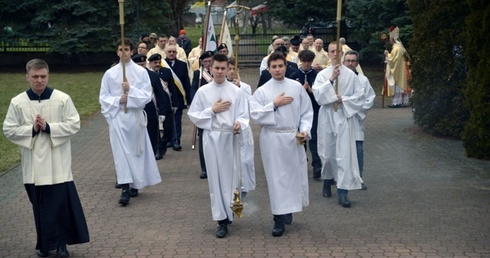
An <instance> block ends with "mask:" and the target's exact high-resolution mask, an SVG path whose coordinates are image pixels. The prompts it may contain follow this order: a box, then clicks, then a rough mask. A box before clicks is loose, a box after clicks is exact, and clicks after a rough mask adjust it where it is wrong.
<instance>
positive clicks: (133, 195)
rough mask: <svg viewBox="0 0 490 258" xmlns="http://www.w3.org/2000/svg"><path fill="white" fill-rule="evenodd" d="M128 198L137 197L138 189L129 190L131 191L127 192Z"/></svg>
mask: <svg viewBox="0 0 490 258" xmlns="http://www.w3.org/2000/svg"><path fill="white" fill-rule="evenodd" d="M129 196H130V197H131V198H132V197H136V196H138V189H134V188H131V190H130V191H129Z"/></svg>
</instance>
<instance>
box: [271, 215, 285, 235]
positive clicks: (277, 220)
mask: <svg viewBox="0 0 490 258" xmlns="http://www.w3.org/2000/svg"><path fill="white" fill-rule="evenodd" d="M285 217H286V216H285V215H274V228H273V229H272V236H274V237H280V236H282V235H283V234H284V231H286V226H285V225H284V224H285V223H284V220H285Z"/></svg>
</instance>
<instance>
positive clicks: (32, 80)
mask: <svg viewBox="0 0 490 258" xmlns="http://www.w3.org/2000/svg"><path fill="white" fill-rule="evenodd" d="M26 80H27V81H28V82H29V85H30V86H31V89H32V91H33V92H34V93H36V94H41V93H43V92H44V90H45V89H46V86H48V81H49V72H48V69H46V68H42V69H38V70H34V69H31V70H29V72H28V73H27V74H26Z"/></svg>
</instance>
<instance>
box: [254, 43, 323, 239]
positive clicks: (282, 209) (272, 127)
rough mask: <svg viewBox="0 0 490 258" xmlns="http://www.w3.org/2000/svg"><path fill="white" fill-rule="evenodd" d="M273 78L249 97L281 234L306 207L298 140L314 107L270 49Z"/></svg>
mask: <svg viewBox="0 0 490 258" xmlns="http://www.w3.org/2000/svg"><path fill="white" fill-rule="evenodd" d="M267 66H268V70H269V72H270V73H271V75H272V79H270V80H269V81H268V82H266V83H265V84H264V85H263V86H262V87H260V88H259V89H257V90H256V91H255V93H254V94H253V98H252V99H251V100H250V117H251V118H252V119H253V120H254V121H255V122H256V123H257V124H259V125H261V126H262V130H261V132H260V152H261V155H262V162H263V163H264V170H265V176H266V178H267V187H268V189H269V198H270V204H271V210H272V214H273V215H274V227H273V229H272V235H273V236H275V237H279V236H282V235H283V234H284V232H285V224H290V223H291V222H292V218H293V217H292V216H293V215H292V213H294V212H301V211H303V207H306V206H308V204H309V196H308V166H307V161H306V151H305V147H304V146H303V144H304V143H303V142H304V141H306V140H308V139H309V138H310V136H309V135H310V130H311V125H312V123H313V108H312V105H311V101H310V98H309V97H308V93H307V92H306V91H305V90H304V88H303V85H301V84H300V83H299V82H297V81H294V80H291V79H288V78H285V77H284V76H285V73H286V58H285V57H284V55H283V54H282V53H281V52H277V51H276V52H274V53H272V54H271V55H270V56H269V59H268V60H267Z"/></svg>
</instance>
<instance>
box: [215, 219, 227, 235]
mask: <svg viewBox="0 0 490 258" xmlns="http://www.w3.org/2000/svg"><path fill="white" fill-rule="evenodd" d="M228 224H230V221H229V220H228V219H224V220H220V221H218V230H217V231H216V237H217V238H223V237H225V236H226V235H227V234H228Z"/></svg>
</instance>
